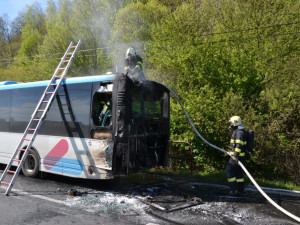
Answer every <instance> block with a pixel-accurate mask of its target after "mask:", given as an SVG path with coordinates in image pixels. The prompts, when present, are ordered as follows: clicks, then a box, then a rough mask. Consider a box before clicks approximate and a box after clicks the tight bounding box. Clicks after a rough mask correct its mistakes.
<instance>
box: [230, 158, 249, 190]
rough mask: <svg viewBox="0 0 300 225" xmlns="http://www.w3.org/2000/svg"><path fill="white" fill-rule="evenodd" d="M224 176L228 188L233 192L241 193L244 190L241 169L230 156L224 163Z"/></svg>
mask: <svg viewBox="0 0 300 225" xmlns="http://www.w3.org/2000/svg"><path fill="white" fill-rule="evenodd" d="M226 176H227V181H228V183H229V187H230V190H231V191H233V193H243V192H244V190H245V183H244V173H243V169H242V168H241V167H240V166H239V165H238V164H237V162H236V161H235V160H233V159H232V158H230V159H229V161H228V163H227V165H226Z"/></svg>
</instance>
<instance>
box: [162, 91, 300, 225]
mask: <svg viewBox="0 0 300 225" xmlns="http://www.w3.org/2000/svg"><path fill="white" fill-rule="evenodd" d="M164 86H165V87H166V88H167V89H168V90H169V91H170V92H171V93H172V94H173V96H174V97H175V98H176V100H177V101H178V102H179V104H180V106H181V108H182V110H183V111H184V114H185V115H186V117H187V119H188V121H189V123H190V125H191V126H192V128H193V129H194V131H195V133H196V134H197V135H198V137H200V139H201V140H202V141H203V142H205V143H206V144H207V145H209V146H210V147H212V148H214V149H217V150H218V151H220V152H223V153H225V154H227V155H229V156H230V157H231V155H230V153H229V152H228V151H226V150H224V149H222V148H219V147H218V146H216V145H213V144H211V143H209V142H208V141H207V140H206V139H205V138H204V137H202V135H201V134H200V133H199V131H198V130H197V129H196V127H195V126H194V123H193V122H192V120H191V119H190V117H189V115H188V114H187V112H186V110H185V108H184V106H183V104H182V103H181V101H180V100H179V98H178V96H177V95H176V94H175V93H174V92H173V91H172V90H171V89H170V88H169V87H168V86H166V85H164ZM237 163H238V165H239V166H240V167H241V168H242V169H243V171H244V172H245V173H246V175H247V176H248V177H249V179H250V180H251V182H252V183H253V184H254V186H255V187H256V189H257V190H258V191H259V192H260V193H261V194H262V195H263V197H265V198H266V199H267V200H268V201H269V202H270V203H271V204H272V205H273V206H274V207H276V208H277V209H278V210H280V211H281V212H282V213H284V214H285V215H287V216H289V217H290V218H293V219H294V220H296V221H298V222H299V223H300V218H299V217H297V216H295V215H294V214H292V213H290V212H288V211H287V210H285V209H284V208H282V207H281V206H279V205H278V204H277V203H276V202H274V201H273V200H272V199H271V198H270V197H269V196H268V195H267V194H266V193H265V192H264V191H263V190H262V189H261V187H260V186H259V185H258V184H257V183H256V181H255V180H254V178H253V177H252V176H251V174H250V173H249V171H248V170H247V169H246V167H245V166H244V165H243V164H242V163H241V162H240V161H237Z"/></svg>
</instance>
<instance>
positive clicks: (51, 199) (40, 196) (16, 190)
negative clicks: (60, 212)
mask: <svg viewBox="0 0 300 225" xmlns="http://www.w3.org/2000/svg"><path fill="white" fill-rule="evenodd" d="M0 188H2V189H5V190H6V188H5V187H3V186H0ZM13 190H14V191H15V192H18V193H15V194H16V196H14V197H17V198H20V196H18V195H19V194H20V195H26V196H31V197H34V198H39V199H43V200H46V201H50V202H54V203H57V204H62V205H66V206H68V204H67V203H66V202H64V201H61V200H57V199H53V198H49V197H45V196H42V195H37V194H32V193H29V192H26V191H22V190H19V189H16V188H14V189H13ZM11 194H14V192H11Z"/></svg>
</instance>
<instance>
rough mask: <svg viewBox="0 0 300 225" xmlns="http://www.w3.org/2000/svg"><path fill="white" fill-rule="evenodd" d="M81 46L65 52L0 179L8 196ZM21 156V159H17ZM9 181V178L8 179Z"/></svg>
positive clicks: (78, 44)
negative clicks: (5, 187) (15, 166)
mask: <svg viewBox="0 0 300 225" xmlns="http://www.w3.org/2000/svg"><path fill="white" fill-rule="evenodd" d="M80 44H81V40H79V42H78V43H77V45H75V46H73V42H71V43H70V45H69V47H68V49H67V51H66V52H65V54H64V56H63V57H62V58H61V61H60V63H59V64H58V66H57V68H56V70H55V72H54V74H53V75H52V78H51V80H50V82H49V84H48V86H47V87H46V89H45V91H44V93H43V95H42V97H41V99H40V101H39V103H38V104H37V106H36V108H35V110H34V112H33V114H32V116H31V119H30V121H29V123H28V125H27V127H26V129H25V131H24V133H23V135H22V138H21V140H20V142H19V144H18V146H17V148H16V149H15V152H14V153H13V155H12V157H11V159H10V161H9V163H8V164H7V166H6V168H5V170H4V171H3V174H2V176H1V179H0V185H1V184H5V185H7V186H8V187H7V189H6V192H5V194H6V195H7V196H8V195H9V193H10V191H11V189H12V186H13V185H14V182H15V180H16V178H17V176H18V174H19V173H20V171H21V169H22V166H23V163H24V162H25V160H26V157H27V155H28V153H29V150H30V149H31V146H32V144H33V141H34V139H35V137H36V135H37V133H38V131H39V128H40V127H41V125H42V122H43V120H44V119H45V117H46V114H47V112H48V110H49V108H50V106H51V103H52V101H53V99H54V97H55V96H56V93H57V91H58V89H59V87H60V85H61V83H62V81H63V79H64V77H65V75H66V73H67V71H68V69H69V68H70V65H71V63H72V60H73V59H74V57H75V55H76V52H77V50H78V48H79V46H80ZM24 146H25V147H24ZM18 155H19V157H17V156H18ZM14 162H17V163H19V164H18V166H17V168H16V170H11V167H12V164H13V163H14ZM8 173H10V174H13V176H12V178H11V179H10V181H4V179H5V177H6V175H7V174H8ZM7 179H9V178H7Z"/></svg>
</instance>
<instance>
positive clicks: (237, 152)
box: [230, 129, 247, 157]
mask: <svg viewBox="0 0 300 225" xmlns="http://www.w3.org/2000/svg"><path fill="white" fill-rule="evenodd" d="M246 144H247V137H246V131H245V130H244V129H237V130H235V131H234V132H233V134H232V135H231V139H230V154H231V155H234V156H235V157H243V156H245V148H246Z"/></svg>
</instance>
